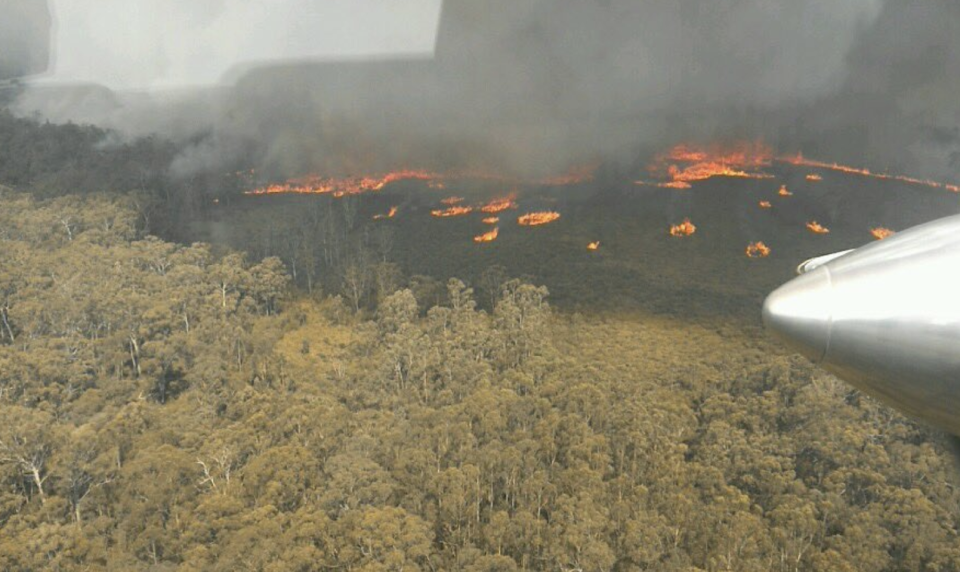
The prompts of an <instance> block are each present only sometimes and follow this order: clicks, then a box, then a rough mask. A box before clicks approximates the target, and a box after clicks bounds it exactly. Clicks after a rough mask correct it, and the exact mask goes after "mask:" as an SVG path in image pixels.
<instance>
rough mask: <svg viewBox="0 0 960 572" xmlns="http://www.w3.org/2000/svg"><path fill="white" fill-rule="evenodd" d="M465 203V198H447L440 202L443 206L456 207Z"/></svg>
mask: <svg viewBox="0 0 960 572" xmlns="http://www.w3.org/2000/svg"><path fill="white" fill-rule="evenodd" d="M462 202H463V197H447V198H445V199H443V200H441V201H440V203H441V204H445V205H448V206H450V205H456V204H459V203H462Z"/></svg>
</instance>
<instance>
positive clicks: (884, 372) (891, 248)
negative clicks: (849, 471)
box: [764, 216, 960, 434]
mask: <svg viewBox="0 0 960 572" xmlns="http://www.w3.org/2000/svg"><path fill="white" fill-rule="evenodd" d="M811 274H814V275H815V276H807V275H802V276H799V277H798V278H796V279H795V280H794V281H793V282H791V283H787V284H786V285H784V286H783V287H782V288H781V289H780V290H778V291H775V292H774V293H773V294H771V296H770V298H768V302H767V304H765V310H764V319H765V321H766V322H767V323H768V325H769V326H771V328H772V329H773V330H774V331H775V332H777V333H778V334H779V335H780V336H781V337H782V338H783V339H784V341H786V342H787V343H788V344H789V345H791V346H793V347H795V348H796V349H798V351H801V353H804V354H805V355H807V356H808V357H810V358H811V359H813V360H814V361H816V362H818V363H819V364H820V365H822V366H823V367H824V368H825V369H827V370H828V371H831V372H833V373H835V374H836V375H838V376H839V377H841V378H842V379H844V380H846V381H848V382H849V383H851V384H852V385H854V386H855V387H857V388H859V389H861V390H862V391H864V392H865V393H867V394H870V395H872V396H874V397H876V398H878V399H880V400H882V401H884V402H886V403H888V404H889V405H891V406H893V407H895V408H897V409H899V410H901V411H903V412H904V413H907V414H909V415H912V416H914V417H917V418H920V419H923V420H925V421H927V422H929V423H931V424H934V425H936V426H939V427H941V428H943V429H946V430H948V431H950V432H951V433H954V434H960V216H954V217H949V218H946V219H941V220H938V221H934V222H932V223H928V224H925V225H921V226H918V227H915V228H913V229H910V230H907V231H904V232H902V233H899V234H897V235H895V236H893V237H891V238H889V239H886V240H884V241H881V242H877V243H873V244H870V245H868V246H865V247H863V248H860V249H857V250H854V251H852V252H850V253H849V254H846V255H843V256H840V257H839V258H836V259H834V260H830V261H829V262H827V263H826V264H824V265H822V266H820V267H817V268H816V269H815V270H813V271H812V272H811ZM794 282H795V283H796V284H795V283H794ZM798 284H799V285H800V287H799V288H798V286H797V285H798ZM784 298H789V300H788V301H787V302H784V300H783V299H784ZM804 306H810V307H809V308H804ZM813 306H816V308H814V307H813ZM778 308H781V309H782V308H787V309H788V311H783V310H781V311H779V312H778ZM798 320H799V321H800V322H798ZM804 320H805V321H804ZM797 323H801V325H800V326H797V325H796V324H797ZM814 326H816V329H814ZM790 328H795V329H796V331H798V332H800V334H802V335H799V336H798V335H794V331H792V330H791V329H790ZM803 335H806V336H807V337H808V338H810V339H811V340H814V342H816V343H811V342H810V341H809V340H807V341H806V342H805V343H798V339H802V338H803Z"/></svg>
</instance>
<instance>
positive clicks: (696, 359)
mask: <svg viewBox="0 0 960 572" xmlns="http://www.w3.org/2000/svg"><path fill="white" fill-rule="evenodd" d="M0 193H2V194H0V202H2V204H3V209H2V210H0V253H2V254H0V256H2V264H0V317H2V320H0V420H2V421H0V568H3V569H4V570H37V569H60V570H163V569H184V570H316V569H352V570H457V569H459V570H471V571H481V570H483V571H492V570H519V569H529V570H584V571H587V570H597V571H601V570H617V571H621V570H622V571H626V570H645V569H655V570H694V569H699V570H784V571H786V570H823V571H827V570H830V571H834V570H861V569H870V570H950V569H956V568H958V567H960V545H958V543H957V534H956V530H957V529H956V514H957V513H958V510H957V509H958V500H960V497H958V494H957V492H956V486H955V476H954V470H955V469H954V467H953V466H952V464H951V462H950V460H949V457H948V456H947V454H946V453H945V452H944V450H943V448H942V447H941V446H940V445H939V444H938V443H937V441H936V440H935V439H932V438H931V435H930V433H929V432H928V431H927V430H926V429H923V428H921V427H919V426H917V425H915V424H913V423H911V422H908V421H906V420H904V419H903V418H901V417H900V416H898V415H896V414H895V413H892V412H891V411H890V410H888V409H886V408H883V407H880V406H878V405H877V404H875V403H874V402H873V401H871V400H869V399H866V398H864V397H863V396H861V395H860V394H858V393H857V392H855V391H852V390H850V389H848V388H847V387H845V386H844V385H842V384H841V383H840V382H838V381H837V380H836V379H834V378H832V377H830V376H828V375H826V374H822V373H820V372H818V371H816V370H815V369H814V368H813V367H812V366H811V365H810V364H809V363H807V362H805V361H802V360H800V359H798V358H788V357H784V356H781V355H778V354H777V353H776V352H767V351H763V348H753V349H745V346H746V345H747V344H745V342H744V338H743V337H742V336H737V335H736V334H732V335H731V333H730V331H729V330H723V329H719V328H717V327H715V326H713V325H711V324H708V323H704V324H687V325H685V326H684V327H683V328H678V327H677V324H676V323H675V322H672V321H670V320H667V319H663V318H656V317H647V318H640V317H628V316H619V317H612V316H604V315H596V316H582V315H579V314H572V313H562V312H557V311H555V310H553V309H551V307H550V305H549V303H548V300H549V293H548V291H547V289H546V288H544V287H541V286H535V285H531V284H529V283H526V282H523V281H518V280H512V279H510V278H509V277H507V276H502V275H500V274H498V273H493V274H490V275H488V279H489V280H494V278H493V277H494V276H497V277H498V278H497V279H496V281H495V284H494V285H493V286H490V285H488V286H487V287H486V288H485V289H484V292H487V291H493V292H496V295H495V296H494V298H493V299H492V300H491V301H490V302H489V303H487V302H484V303H482V304H478V295H477V294H476V293H475V292H474V290H473V289H472V288H471V287H470V286H469V285H467V284H465V283H463V282H462V281H460V280H457V279H451V280H449V281H448V282H446V283H445V284H442V285H436V284H435V285H433V286H430V285H427V286H425V285H424V284H425V283H424V282H423V281H422V280H411V279H409V278H405V277H402V276H401V277H399V278H397V280H396V281H395V282H391V284H393V287H392V289H391V290H392V291H390V292H387V291H382V292H380V293H378V294H377V296H375V297H374V298H372V299H371V300H370V301H369V303H368V305H366V306H364V307H360V306H359V305H354V304H351V303H350V302H349V300H346V299H344V298H342V297H340V296H337V295H327V296H324V295H321V294H319V293H317V294H314V295H312V296H311V295H306V293H304V292H300V291H298V290H296V289H291V287H290V277H289V276H288V273H287V270H286V269H285V267H284V266H283V264H282V263H281V262H280V261H279V260H277V259H275V258H266V259H263V260H261V261H259V262H258V261H251V260H248V259H247V258H246V257H245V256H244V255H242V254H240V253H236V252H220V251H219V250H218V249H214V248H212V247H210V246H207V245H203V244H193V245H189V246H187V245H177V244H173V243H170V242H166V241H164V240H161V239H158V238H155V237H152V236H148V235H145V234H144V233H143V228H144V226H143V218H142V213H140V212H139V211H138V209H137V205H136V199H135V198H133V197H129V196H125V195H110V196H108V195H97V194H89V195H86V196H83V197H78V196H66V197H61V198H56V199H36V198H32V197H31V196H29V195H26V194H22V193H18V192H14V191H12V190H9V189H5V190H3V191H0ZM481 306H482V307H483V308H482V309H481Z"/></svg>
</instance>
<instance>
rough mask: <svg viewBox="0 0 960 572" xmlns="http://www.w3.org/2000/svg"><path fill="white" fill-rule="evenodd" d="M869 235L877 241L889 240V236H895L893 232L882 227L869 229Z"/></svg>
mask: <svg viewBox="0 0 960 572" xmlns="http://www.w3.org/2000/svg"><path fill="white" fill-rule="evenodd" d="M870 234H872V235H873V238H875V239H877V240H883V239H885V238H890V237H891V236H893V235H894V234H896V233H895V232H893V231H892V230H890V229H889V228H884V227H882V226H878V227H876V228H871V229H870Z"/></svg>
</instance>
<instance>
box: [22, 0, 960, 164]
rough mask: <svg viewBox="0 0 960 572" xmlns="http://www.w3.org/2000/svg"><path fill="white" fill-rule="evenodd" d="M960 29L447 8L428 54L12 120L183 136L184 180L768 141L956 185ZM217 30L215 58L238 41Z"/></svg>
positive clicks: (861, 13) (832, 20) (574, 4)
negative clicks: (221, 172)
mask: <svg viewBox="0 0 960 572" xmlns="http://www.w3.org/2000/svg"><path fill="white" fill-rule="evenodd" d="M59 1H60V2H67V1H68V0H59ZM69 1H74V2H79V0H69ZM117 1H119V0H117ZM155 1H159V0H154V2H155ZM328 1H329V2H331V3H332V4H331V5H333V4H338V3H339V1H340V0H328ZM144 2H146V0H144ZM150 3H151V2H147V4H150ZM188 3H189V4H191V5H193V4H196V3H191V2H187V1H186V0H176V1H173V0H166V1H165V5H166V4H175V5H180V4H184V5H186V4H188ZM295 3H296V1H295V0H287V1H285V2H283V3H282V4H295ZM301 3H303V4H304V5H306V4H312V5H316V4H317V3H309V2H306V1H305V0H302V2H301ZM200 4H202V3H200ZM212 4H215V5H218V6H222V7H232V6H233V4H232V3H231V2H226V0H223V1H222V2H214V3H212ZM86 5H87V6H89V3H86ZM351 6H362V4H352V5H351ZM351 9H352V10H357V9H360V8H358V7H354V8H351ZM205 18H206V19H209V18H210V13H209V12H203V11H200V12H197V13H196V14H194V15H193V16H191V19H189V20H188V21H187V22H185V23H184V24H183V28H184V29H185V30H193V29H197V28H198V27H199V26H201V25H202V23H203V22H205V21H206V20H205ZM68 20H69V19H68V18H67V17H65V16H63V15H61V16H60V17H59V19H58V22H59V24H58V25H59V26H60V29H63V28H64V27H66V26H69V25H70V22H69V21H68ZM417 20H418V21H417V22H414V21H410V22H406V23H404V24H405V25H410V26H413V27H417V26H422V25H423V24H424V22H423V21H422V20H423V18H420V19H417ZM957 22H960V5H956V4H955V3H951V2H948V1H946V0H937V1H931V2H926V3H916V2H909V1H908V0H847V1H844V2H836V1H832V0H802V1H796V0H689V1H684V2H657V1H646V2H640V1H636V0H589V1H588V0H484V1H482V2H477V1H474V0H447V1H446V2H445V4H444V7H443V12H442V17H441V22H440V25H439V30H428V31H427V32H426V37H428V38H430V39H431V40H432V34H433V33H435V34H436V36H437V40H436V46H435V50H434V55H433V57H430V56H429V55H427V54H422V53H421V55H419V56H417V57H408V56H398V55H396V54H394V55H393V56H391V57H386V58H375V57H372V56H370V55H369V54H372V53H374V52H375V51H376V49H375V48H376V47H377V46H369V45H364V41H360V45H358V44H356V43H352V41H353V40H352V39H351V38H348V37H342V38H337V42H338V43H339V44H340V48H341V49H342V50H344V52H345V53H352V54H354V56H356V55H357V54H363V53H366V54H368V55H367V56H366V57H363V58H359V59H358V58H357V57H352V58H346V59H345V60H344V61H340V62H336V61H330V60H329V58H328V59H327V61H322V62H317V61H312V62H303V61H291V62H286V63H283V64H276V65H260V66H256V65H255V66H249V67H247V68H237V69H235V70H234V73H232V74H230V75H229V76H227V81H226V83H224V84H219V85H215V86H210V87H208V88H204V89H194V90H190V91H186V92H182V91H181V92H169V91H168V92H150V93H146V94H143V93H139V94H130V93H123V92H117V91H110V92H100V91H96V92H95V93H94V92H92V91H91V88H85V89H86V90H87V95H86V96H83V97H81V96H78V95H76V93H75V91H76V90H66V91H65V90H63V89H60V88H49V87H46V88H44V87H37V88H35V89H30V90H28V91H27V92H26V93H25V95H24V96H23V97H22V98H21V99H20V100H19V102H18V103H17V110H18V111H19V112H20V113H24V114H29V113H40V114H42V115H45V116H47V117H52V118H54V119H56V120H61V121H62V120H68V119H69V120H75V121H93V122H96V123H99V124H102V125H106V126H109V127H112V128H115V129H118V130H120V131H121V132H123V133H127V134H129V135H131V136H133V135H143V134H145V133H151V132H159V133H161V134H163V135H166V136H170V137H175V138H178V139H181V140H183V141H188V140H189V141H190V143H189V144H185V146H184V151H183V153H182V155H181V157H180V158H178V160H177V162H176V163H175V165H174V168H175V172H176V173H178V174H183V175H188V174H191V173H192V172H197V171H202V170H206V169H216V168H219V167H220V166H221V165H224V166H228V165H229V166H231V167H232V166H233V164H234V163H236V162H237V161H240V160H247V161H250V160H252V161H254V162H255V163H256V164H255V165H250V166H255V167H259V168H261V169H262V170H264V171H265V172H267V173H271V174H274V175H276V176H283V175H293V174H298V173H301V172H304V171H308V170H323V171H326V172H336V171H354V170H370V169H378V168H389V167H395V166H399V165H401V164H402V165H409V166H424V167H438V168H441V167H448V166H460V167H470V166H486V167H494V168H499V169H503V170H511V171H515V172H518V173H519V172H522V173H536V174H545V173H549V172H552V171H556V170H558V169H562V168H564V167H565V166H568V165H570V164H574V163H577V162H586V161H591V160H594V159H614V160H618V161H630V159H631V158H633V157H636V156H637V154H638V152H639V151H640V150H652V149H655V148H657V147H659V146H665V145H668V144H670V143H673V142H675V141H678V140H682V139H689V138H693V139H701V140H710V139H724V138H733V137H757V136H762V137H764V138H765V139H767V140H768V141H770V142H772V143H774V144H776V145H778V146H780V147H781V148H782V149H783V150H801V149H802V150H804V151H806V152H807V153H808V154H810V155H817V154H821V155H822V156H825V157H829V158H834V157H837V158H840V159H843V160H850V161H853V162H860V163H862V164H866V165H871V166H878V167H880V168H883V167H890V168H900V169H905V170H908V171H910V172H915V173H917V174H921V175H927V176H940V177H947V178H950V177H953V178H957V175H958V168H960V166H958V165H957V160H958V157H960V143H958V141H957V137H956V136H955V133H956V131H955V129H956V126H957V125H958V119H960V103H958V101H960V100H958V99H957V98H956V97H955V96H954V94H956V93H957V92H958V90H957V87H960V86H958V85H957V83H958V81H960V80H958V79H956V78H960V73H958V72H960V49H958V48H960V45H958V44H960V41H958V40H957V39H956V34H955V24H956V23H957ZM110 23H111V20H110V19H109V17H107V19H106V20H105V21H103V22H100V23H99V24H98V25H99V26H100V27H101V28H102V29H103V30H109V29H110ZM290 25H291V26H292V27H291V28H290V32H289V33H290V34H291V35H297V34H301V33H302V34H305V37H309V31H304V30H302V28H298V27H297V26H295V25H293V23H290ZM378 25H383V24H382V23H381V24H378ZM427 27H430V26H427ZM167 29H168V34H169V35H170V36H171V37H172V36H175V35H176V29H175V28H167ZM219 30H220V31H219V32H218V35H217V36H215V37H216V42H218V43H222V44H223V45H225V46H230V45H234V44H235V43H241V44H242V43H243V42H245V41H247V38H246V37H242V35H238V36H232V35H231V34H230V33H228V32H229V27H228V26H221V27H220V28H219ZM359 40H363V38H359ZM368 43H369V42H368ZM374 43H375V42H374ZM80 47H81V48H82V43H81V45H80ZM134 51H135V52H136V53H138V54H141V56H140V57H143V56H142V53H143V50H139V49H138V50H134ZM401 51H403V50H401ZM412 51H418V50H412ZM96 56H97V53H96V51H95V50H94V49H93V48H91V50H90V51H89V53H85V52H84V50H82V49H80V48H78V51H77V52H76V53H73V54H72V56H71V57H72V58H73V59H74V60H76V61H78V62H84V61H95V60H96ZM120 67H121V68H122V66H120ZM139 68H141V69H140V70H139V71H138V73H140V72H141V71H142V70H144V69H146V70H149V69H160V68H156V62H149V61H146V62H143V63H142V65H140V66H139ZM89 69H91V70H94V71H95V70H96V66H95V65H91V66H90V67H89ZM88 79H91V80H92V81H95V82H97V83H106V84H110V83H113V84H118V85H124V84H126V85H134V84H136V83H137V82H138V81H140V82H142V81H143V80H142V79H141V80H138V79H137V78H136V77H133V76H131V77H130V78H117V77H113V78H96V77H95V74H94V76H91V77H90V78H88ZM66 92H72V93H73V95H65V93H66ZM108 94H109V95H108ZM251 157H252V159H251ZM241 158H242V159H241Z"/></svg>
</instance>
